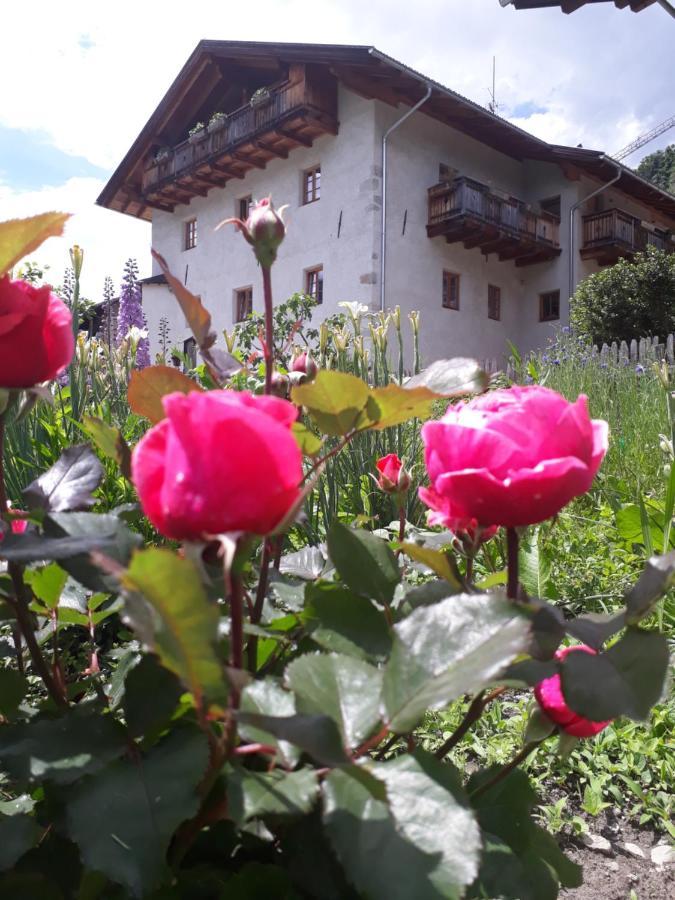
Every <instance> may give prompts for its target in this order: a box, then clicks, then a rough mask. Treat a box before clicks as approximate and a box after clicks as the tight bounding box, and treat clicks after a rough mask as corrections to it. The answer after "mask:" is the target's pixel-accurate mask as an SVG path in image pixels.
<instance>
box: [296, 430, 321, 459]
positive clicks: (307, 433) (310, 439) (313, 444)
mask: <svg viewBox="0 0 675 900" xmlns="http://www.w3.org/2000/svg"><path fill="white" fill-rule="evenodd" d="M291 431H292V432H293V436H294V437H295V439H296V441H297V442H298V447H300V449H301V450H302V454H303V456H318V454H319V451H320V450H321V448H322V446H323V441H322V440H321V438H320V437H319V436H318V435H316V434H314V432H313V431H312V430H311V429H309V428H308V427H307V426H306V425H305V424H304V422H293V424H292V425H291Z"/></svg>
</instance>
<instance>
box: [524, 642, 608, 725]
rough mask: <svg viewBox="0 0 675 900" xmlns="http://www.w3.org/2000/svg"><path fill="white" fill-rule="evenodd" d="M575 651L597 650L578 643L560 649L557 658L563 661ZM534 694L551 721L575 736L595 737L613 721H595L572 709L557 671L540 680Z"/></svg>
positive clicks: (592, 651)
mask: <svg viewBox="0 0 675 900" xmlns="http://www.w3.org/2000/svg"><path fill="white" fill-rule="evenodd" d="M575 652H576V653H590V654H591V655H593V656H594V655H595V650H592V649H591V648H590V647H587V646H586V645H585V644H576V645H575V646H573V647H563V648H562V649H560V650H558V652H557V653H556V655H555V658H556V659H557V660H560V661H562V660H563V659H565V657H566V656H567V655H568V654H569V653H575ZM534 696H535V699H536V701H537V703H538V704H539V706H540V708H541V710H542V712H543V713H544V714H545V715H546V716H548V718H549V719H550V720H551V722H553V723H554V724H555V725H557V726H558V728H560V730H561V731H564V732H565V733H566V734H571V735H573V736H574V737H578V738H584V737H593V735H595V734H598V733H599V732H601V731H602V730H603V728H606V727H607V726H608V725H609V724H610V723H611V720H609V721H607V722H593V721H591V720H590V719H585V718H584V717H583V716H580V715H579V714H578V713H575V712H574V711H573V710H571V709H570V708H569V706H568V705H567V703H566V702H565V698H564V696H563V692H562V681H561V678H560V675H559V674H557V673H556V674H555V675H551V677H550V678H544V680H543V681H540V682H539V684H538V685H537V686H536V687H535V689H534Z"/></svg>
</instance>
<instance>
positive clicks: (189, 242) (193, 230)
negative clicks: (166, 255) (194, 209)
mask: <svg viewBox="0 0 675 900" xmlns="http://www.w3.org/2000/svg"><path fill="white" fill-rule="evenodd" d="M183 227H184V229H185V231H184V235H183V238H184V240H183V246H184V248H185V250H192V248H193V247H196V246H197V220H196V219H188V220H187V222H184V223H183Z"/></svg>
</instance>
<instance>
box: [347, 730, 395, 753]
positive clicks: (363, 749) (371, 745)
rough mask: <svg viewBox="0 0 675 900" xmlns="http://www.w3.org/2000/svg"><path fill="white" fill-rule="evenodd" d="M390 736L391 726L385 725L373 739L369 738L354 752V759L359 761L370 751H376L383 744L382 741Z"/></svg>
mask: <svg viewBox="0 0 675 900" xmlns="http://www.w3.org/2000/svg"><path fill="white" fill-rule="evenodd" d="M388 734H389V725H383V726H382V728H381V729H380V730H379V731H378V732H377V734H374V735H373V736H372V737H370V738H368V740H367V741H364V743H363V744H361V746H360V747H359V748H358V749H357V750H355V751H354V755H353V757H352V759H358V758H359V757H360V756H365V755H366V753H368V751H369V750H374V749H375V747H377V745H378V744H381V743H382V741H383V740H384V739H385V738H386V736H387V735H388Z"/></svg>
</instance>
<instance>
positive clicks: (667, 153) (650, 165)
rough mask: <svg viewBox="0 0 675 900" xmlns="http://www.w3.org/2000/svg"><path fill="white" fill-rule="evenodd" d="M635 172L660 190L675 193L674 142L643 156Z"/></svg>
mask: <svg viewBox="0 0 675 900" xmlns="http://www.w3.org/2000/svg"><path fill="white" fill-rule="evenodd" d="M637 172H638V175H642V177H643V178H647V179H648V180H649V181H652V182H653V183H654V184H655V185H656V186H657V187H660V188H661V189H662V190H664V191H670V192H671V193H675V144H671V145H670V147H666V148H665V150H657V151H656V153H650V154H649V156H645V158H644V159H643V160H642V161H641V163H640V165H639V166H638V167H637Z"/></svg>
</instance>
